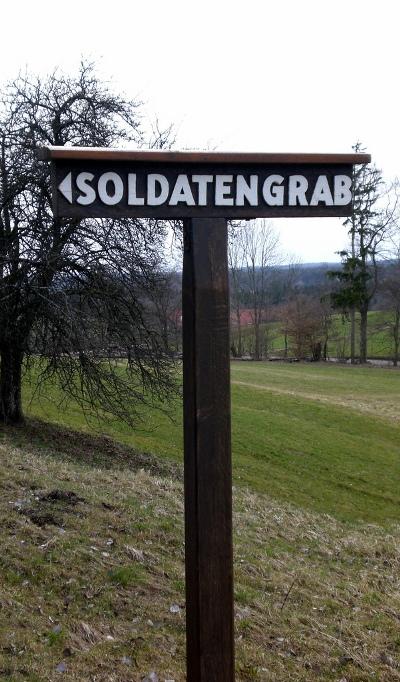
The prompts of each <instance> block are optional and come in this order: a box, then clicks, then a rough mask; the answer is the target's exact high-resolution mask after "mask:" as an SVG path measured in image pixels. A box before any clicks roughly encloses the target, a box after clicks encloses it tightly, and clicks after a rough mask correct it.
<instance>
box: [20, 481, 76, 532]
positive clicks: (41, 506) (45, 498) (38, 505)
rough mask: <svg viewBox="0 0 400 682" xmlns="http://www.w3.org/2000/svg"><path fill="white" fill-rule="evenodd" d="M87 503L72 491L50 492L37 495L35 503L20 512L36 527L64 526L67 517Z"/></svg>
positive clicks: (22, 508)
mask: <svg viewBox="0 0 400 682" xmlns="http://www.w3.org/2000/svg"><path fill="white" fill-rule="evenodd" d="M83 502H85V500H84V499H83V497H79V495H77V494H76V493H74V492H73V491H72V490H58V489H56V490H50V492H46V493H43V494H41V495H37V496H36V497H35V499H34V501H33V502H32V503H31V504H29V505H28V506H26V507H24V506H23V507H21V509H20V510H19V511H20V513H21V514H22V515H23V516H26V517H28V518H29V519H30V520H31V521H32V523H34V524H35V525H36V526H40V527H41V528H42V527H43V526H64V525H65V516H66V514H68V513H71V511H72V509H71V508H75V507H76V506H77V505H78V504H81V503H83Z"/></svg>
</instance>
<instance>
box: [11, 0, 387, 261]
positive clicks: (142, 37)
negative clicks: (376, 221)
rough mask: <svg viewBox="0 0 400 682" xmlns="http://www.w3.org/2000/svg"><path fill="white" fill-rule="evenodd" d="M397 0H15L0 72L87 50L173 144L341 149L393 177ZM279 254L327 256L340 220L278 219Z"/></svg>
mask: <svg viewBox="0 0 400 682" xmlns="http://www.w3.org/2000/svg"><path fill="white" fill-rule="evenodd" d="M399 24H400V3H399V2H398V0H379V2H378V1H377V0H374V1H373V2H372V1H371V0H334V1H333V2H328V1H327V0H325V1H324V0H246V2H244V1H243V0H241V1H237V0H197V1H196V2H194V1H193V0H140V1H138V0H136V1H135V0H113V1H112V2H110V1H104V0H79V1H78V0H68V2H59V3H57V2H55V1H54V0H36V1H35V2H32V1H31V0H26V1H23V0H13V2H4V3H3V7H2V25H3V31H2V40H1V42H0V63H1V76H2V80H6V79H9V78H13V77H14V76H16V75H17V73H18V71H19V70H20V69H23V70H25V68H26V67H28V69H29V70H30V71H32V72H35V73H36V72H37V73H40V74H45V73H47V72H49V71H51V70H53V69H54V67H56V66H59V67H61V68H62V69H64V70H66V71H70V72H72V71H73V70H74V69H76V67H77V64H78V63H79V60H80V58H81V57H82V56H83V57H85V58H89V59H93V60H94V61H96V62H97V63H98V66H99V73H100V75H101V76H103V77H105V78H106V79H107V80H111V81H112V82H113V83H114V84H115V87H116V89H118V90H122V91H124V92H125V94H126V95H128V96H129V97H138V98H140V99H141V100H142V101H144V102H145V109H146V112H148V114H149V116H151V117H152V118H155V117H156V116H157V117H158V118H159V120H160V123H161V125H167V124H169V123H171V122H173V123H174V124H175V126H176V130H177V147H185V148H188V147H189V148H197V149H202V148H216V149H220V150H227V151H229V150H235V151H263V152H269V151H278V152H285V151H286V152H296V151H299V152H348V151H351V145H352V144H354V142H355V141H356V140H361V141H362V142H363V143H364V144H365V145H366V146H367V148H368V151H369V152H370V153H371V154H372V157H373V161H374V162H375V163H376V164H377V165H378V166H379V167H380V168H382V170H383V172H384V175H385V177H386V178H387V179H392V178H393V177H394V176H398V175H400V171H399V165H400V162H399V158H400V134H399V131H400V123H399V104H400V95H399V91H400V88H399V73H400V68H399V67H400V58H399V56H400V50H399V42H400V41H399ZM276 227H277V228H278V229H279V231H280V233H281V242H282V247H283V249H284V251H285V252H287V253H291V254H294V255H295V256H296V257H297V258H298V259H301V260H302V261H303V262H310V261H329V260H335V259H337V256H335V251H337V250H339V249H341V248H342V247H343V246H345V244H346V231H345V229H344V228H343V227H342V226H341V223H340V221H339V220H338V219H324V220H321V219H296V220H288V219H281V220H279V221H276Z"/></svg>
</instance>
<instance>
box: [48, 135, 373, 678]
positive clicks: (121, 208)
mask: <svg viewBox="0 0 400 682" xmlns="http://www.w3.org/2000/svg"><path fill="white" fill-rule="evenodd" d="M41 158H42V159H50V160H51V161H52V175H53V204H54V213H55V215H56V216H61V217H67V218H89V217H93V218H122V217H124V218H126V217H127V218H129V217H131V218H146V217H149V218H165V219H180V218H182V219H184V222H183V228H184V242H185V248H184V255H183V277H182V280H183V282H182V290H183V295H182V307H183V375H184V376H183V379H184V381H183V389H184V390H183V394H184V401H183V403H184V405H183V407H184V443H185V444H184V461H185V564H186V633H187V637H186V649H187V680H188V682H211V681H213V680H221V681H223V682H234V680H235V665H234V618H233V560H232V477H231V440H230V439H231V431H230V379H229V368H230V358H229V286H228V262H227V218H261V217H273V218H275V217H276V218H278V217H285V216H291V217H303V216H347V215H350V214H351V211H352V186H351V183H352V170H353V165H354V164H361V163H368V162H369V161H370V160H371V159H370V157H369V155H367V154H235V153H223V154H221V153H218V152H214V153H213V152H211V153H209V152H193V153H191V152H170V151H165V152H162V151H161V152H160V151H147V152H146V151H134V152H131V151H120V150H112V149H95V148H88V149H79V148H78V149H77V148H70V149H68V148H65V147H51V148H48V149H44V150H42V153H41Z"/></svg>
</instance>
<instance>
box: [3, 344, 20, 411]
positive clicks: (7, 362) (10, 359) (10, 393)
mask: <svg viewBox="0 0 400 682" xmlns="http://www.w3.org/2000/svg"><path fill="white" fill-rule="evenodd" d="M0 356H1V368H0V423H3V424H16V423H18V422H22V421H23V419H24V417H23V413H22V401H21V377H22V360H23V353H22V351H20V350H19V349H18V348H14V347H13V346H9V345H6V346H2V348H1V351H0Z"/></svg>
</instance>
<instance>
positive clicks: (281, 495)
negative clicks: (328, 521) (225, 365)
mask: <svg viewBox="0 0 400 682" xmlns="http://www.w3.org/2000/svg"><path fill="white" fill-rule="evenodd" d="M29 392H30V388H29V385H27V387H26V390H25V401H26V406H27V411H28V413H29V415H30V416H31V417H35V418H40V419H44V420H47V421H51V422H55V423H58V424H61V425H63V426H68V427H72V428H74V429H81V430H83V431H86V432H91V431H92V432H95V431H96V430H97V432H99V431H100V432H101V433H102V434H106V435H108V436H110V437H112V438H113V439H116V440H117V441H119V442H121V443H124V444H127V445H130V446H132V447H133V448H135V449H136V450H139V451H142V452H147V453H155V454H156V455H158V456H160V457H163V458H167V459H171V460H174V461H177V462H179V461H181V460H182V408H181V404H180V403H179V402H177V403H176V404H175V405H174V406H173V407H172V417H173V421H171V420H170V419H169V418H168V417H167V416H166V415H164V414H162V413H160V412H157V411H154V410H152V411H151V410H148V411H147V412H145V413H144V422H143V424H142V425H140V426H139V427H138V428H135V429H132V428H130V427H128V426H126V425H125V424H123V423H121V422H118V421H114V422H109V423H107V422H105V423H102V424H101V428H99V427H98V425H97V426H96V423H95V422H94V421H92V422H91V423H90V424H88V423H87V422H86V421H85V419H84V417H83V416H82V414H81V412H80V410H79V409H78V407H77V406H76V405H74V404H72V403H69V404H68V405H64V406H63V409H62V411H60V410H59V409H58V408H57V404H58V402H59V400H60V394H59V392H58V391H57V389H56V387H54V386H49V387H47V390H46V394H45V397H43V398H42V399H41V400H40V401H38V400H37V399H35V401H34V402H32V403H30V402H29ZM399 399H400V374H398V373H397V372H396V371H393V370H390V369H380V368H372V367H369V368H363V367H341V366H337V365H323V364H319V365H312V364H298V365H295V364H292V365H290V364H276V363H268V362H267V363H245V362H244V363H240V362H236V363H233V364H232V435H233V462H234V481H235V482H236V483H238V484H240V485H244V486H248V487H250V488H251V489H252V490H255V491H258V492H261V493H267V494H268V495H270V496H272V497H273V498H275V499H277V500H280V501H287V502H291V503H293V504H295V505H297V506H300V507H302V508H305V509H311V510H316V511H319V512H323V513H329V514H332V515H333V516H335V517H336V518H338V519H342V520H347V521H351V522H353V521H367V522H373V523H374V522H376V523H380V524H385V523H388V522H391V521H393V520H398V519H399V518H400V467H399V461H400V421H399V416H398V405H399Z"/></svg>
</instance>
